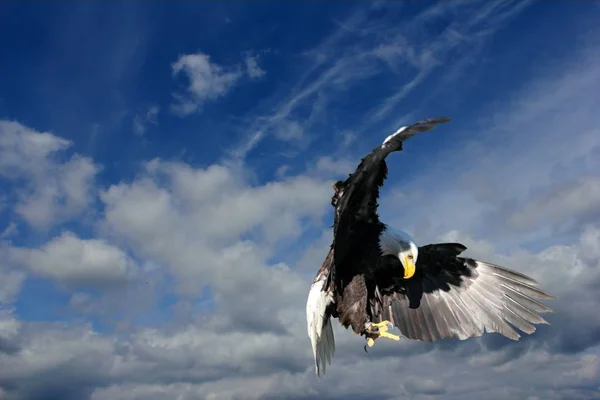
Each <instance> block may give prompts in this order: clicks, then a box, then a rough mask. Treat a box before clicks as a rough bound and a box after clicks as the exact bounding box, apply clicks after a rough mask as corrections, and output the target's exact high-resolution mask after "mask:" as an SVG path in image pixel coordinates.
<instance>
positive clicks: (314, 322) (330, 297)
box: [306, 248, 336, 376]
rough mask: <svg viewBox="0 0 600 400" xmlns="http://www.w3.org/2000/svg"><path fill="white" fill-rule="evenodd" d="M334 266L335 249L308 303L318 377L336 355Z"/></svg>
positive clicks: (308, 325)
mask: <svg viewBox="0 0 600 400" xmlns="http://www.w3.org/2000/svg"><path fill="white" fill-rule="evenodd" d="M332 264H333V248H330V249H329V254H327V257H326V258H325V261H323V265H322V266H321V268H320V269H319V271H318V272H317V275H316V276H315V278H314V280H313V283H312V285H311V287H310V292H309V293H308V300H307V301H306V323H307V328H308V337H309V339H310V343H311V345H312V350H313V356H314V360H315V372H316V373H317V376H320V374H321V373H323V374H325V371H326V369H327V365H328V364H329V365H331V359H332V358H333V354H334V353H335V339H334V336H333V326H332V325H331V317H332V316H336V310H335V300H334V292H333V283H332V282H331V279H330V272H331V267H332Z"/></svg>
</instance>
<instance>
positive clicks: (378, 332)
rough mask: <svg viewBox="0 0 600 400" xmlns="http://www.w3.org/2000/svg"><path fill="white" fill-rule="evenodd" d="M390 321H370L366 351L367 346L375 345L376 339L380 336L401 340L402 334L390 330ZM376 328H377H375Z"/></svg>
mask: <svg viewBox="0 0 600 400" xmlns="http://www.w3.org/2000/svg"><path fill="white" fill-rule="evenodd" d="M389 323H390V322H389V321H381V322H378V323H375V324H374V323H370V324H369V326H368V327H367V328H366V329H365V331H366V335H365V336H367V345H366V346H365V351H367V346H369V347H373V345H374V344H375V339H378V338H380V337H384V338H387V339H391V340H396V341H398V340H400V336H398V335H394V334H391V333H389V332H388V329H389V328H388V324H389ZM373 328H375V329H373Z"/></svg>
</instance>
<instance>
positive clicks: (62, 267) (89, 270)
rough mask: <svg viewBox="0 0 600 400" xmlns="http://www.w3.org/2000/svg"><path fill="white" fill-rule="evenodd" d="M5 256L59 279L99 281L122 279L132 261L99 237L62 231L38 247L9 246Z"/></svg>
mask: <svg viewBox="0 0 600 400" xmlns="http://www.w3.org/2000/svg"><path fill="white" fill-rule="evenodd" d="M8 258H9V259H10V260H11V261H12V262H14V263H17V264H20V265H23V266H24V267H25V268H27V269H28V270H30V271H32V272H33V273H36V274H39V275H42V276H47V277H50V278H52V279H54V280H56V281H58V282H61V283H67V284H68V283H71V284H101V283H105V282H114V281H119V280H123V279H126V278H127V277H128V276H130V275H132V274H133V273H134V272H135V270H136V265H135V262H134V261H133V260H131V259H130V258H129V257H128V256H127V255H126V254H125V253H124V252H123V251H122V250H120V249H119V248H117V247H115V246H112V245H110V244H108V243H106V242H104V241H103V240H100V239H81V238H79V237H77V236H76V235H75V234H73V233H71V232H64V233H62V234H61V235H60V236H58V237H55V238H54V239H52V240H51V241H49V242H48V243H46V244H44V245H42V246H41V247H40V248H39V249H26V248H19V247H12V248H9V249H8Z"/></svg>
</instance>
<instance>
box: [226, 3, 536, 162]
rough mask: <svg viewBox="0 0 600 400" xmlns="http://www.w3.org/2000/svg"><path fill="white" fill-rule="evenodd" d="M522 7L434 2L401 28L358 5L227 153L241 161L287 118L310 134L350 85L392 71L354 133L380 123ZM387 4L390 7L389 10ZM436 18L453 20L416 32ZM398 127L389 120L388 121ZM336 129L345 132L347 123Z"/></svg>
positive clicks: (393, 14)
mask: <svg viewBox="0 0 600 400" xmlns="http://www.w3.org/2000/svg"><path fill="white" fill-rule="evenodd" d="M529 3H530V2H528V1H525V2H518V1H509V2H505V1H493V2H483V3H482V2H461V1H459V2H443V3H435V4H433V5H431V6H430V7H428V8H426V9H425V10H424V11H422V12H421V13H420V14H418V15H417V16H416V17H415V18H414V19H412V20H408V21H403V23H401V24H398V23H397V18H398V14H397V10H390V12H389V13H386V14H382V13H380V12H378V10H380V8H381V7H384V8H385V7H388V5H386V4H376V5H371V6H370V7H365V6H363V5H360V6H357V9H356V10H355V11H354V12H353V13H352V14H351V15H350V16H349V17H348V18H347V19H346V20H345V21H343V22H340V23H338V28H337V29H336V30H335V31H334V32H333V33H331V34H330V36H329V37H327V38H325V39H324V40H323V41H322V42H321V43H320V44H319V45H317V46H316V47H315V48H313V49H310V50H308V51H306V52H305V54H304V59H303V60H301V62H302V63H303V65H305V66H306V67H305V69H306V72H305V73H304V74H303V75H302V76H301V77H300V78H299V80H298V81H297V82H295V83H294V84H293V85H292V87H291V89H289V90H288V91H287V92H289V94H286V95H283V96H281V97H280V98H279V99H278V100H277V101H275V102H274V106H273V111H272V112H270V113H267V114H266V115H262V116H259V117H257V118H255V119H254V120H253V121H250V123H249V124H248V126H245V129H244V131H245V132H246V134H245V135H244V137H243V138H242V141H241V143H240V144H239V145H238V146H237V147H236V148H234V149H233V151H232V155H233V156H234V157H236V158H238V159H243V158H244V157H245V155H246V154H247V153H248V152H249V151H251V150H252V149H253V148H254V147H256V146H257V145H258V144H259V143H260V141H261V140H262V139H263V138H265V137H267V136H269V135H275V136H276V137H277V132H280V131H282V130H285V129H284V128H282V127H281V126H280V125H284V124H287V123H288V122H287V121H289V120H290V119H292V120H302V121H304V122H303V124H302V128H303V129H304V130H311V127H312V125H314V124H315V123H318V122H323V121H324V120H326V116H325V109H326V107H327V106H328V105H329V104H331V103H332V102H335V101H336V99H339V98H340V96H341V97H343V96H344V94H343V93H349V92H350V91H351V90H353V88H356V87H364V88H365V90H371V89H370V88H369V84H368V83H367V82H369V79H370V78H372V77H373V76H375V75H377V74H383V73H387V74H391V75H390V81H391V82H393V84H390V85H388V88H389V89H391V90H392V91H393V93H392V94H391V95H387V97H385V98H384V100H383V101H382V102H381V103H379V102H378V104H376V105H375V106H373V107H372V108H371V109H370V110H364V113H365V114H367V118H366V119H364V120H363V121H362V123H361V125H360V126H359V127H354V128H356V129H358V130H360V131H367V130H370V129H372V127H373V126H378V124H381V123H385V122H386V121H384V118H385V117H387V116H388V115H389V113H390V112H391V110H394V109H397V108H398V107H397V106H398V104H399V103H400V102H401V101H402V100H403V99H405V98H406V96H408V95H409V94H410V93H412V92H413V91H414V90H415V89H416V88H417V87H419V86H420V85H422V84H423V83H424V81H425V80H426V79H427V78H428V77H429V76H430V75H431V74H432V73H433V71H435V70H436V69H437V68H439V67H440V66H442V65H445V61H446V60H447V59H448V58H452V59H453V64H454V65H455V66H454V67H451V69H452V71H453V72H452V73H453V74H454V75H455V76H456V75H458V68H459V66H465V65H467V64H468V62H469V61H471V60H473V58H474V57H476V56H477V55H478V52H479V50H480V48H481V47H482V46H483V44H484V43H485V41H486V40H488V39H489V38H490V37H491V36H492V35H493V34H494V33H495V32H497V31H498V30H500V29H501V28H502V27H503V26H504V25H505V24H506V23H507V22H508V21H509V20H510V19H511V18H512V17H514V16H516V15H518V14H519V13H520V12H521V11H522V10H523V9H524V8H525V7H526V6H527V5H528V4H529ZM389 7H391V8H393V5H389ZM375 15H377V16H375ZM382 15H383V16H382ZM443 18H452V19H453V21H452V22H451V23H449V24H448V25H447V26H446V28H445V29H444V30H443V31H442V32H440V33H439V34H437V35H436V34H432V33H428V32H427V31H423V26H424V25H426V24H428V23H433V22H436V21H437V20H439V19H443ZM383 32H385V33H383ZM446 83H450V82H446ZM361 85H362V86H361ZM394 87H399V90H398V89H396V90H394V89H393V88H394ZM352 93H353V94H352V95H354V93H358V92H352ZM409 107H410V106H409ZM307 109H308V112H307V111H306V110H307ZM397 122H398V119H397V118H395V120H394V121H393V123H394V124H395V123H397ZM388 125H390V126H391V124H390V123H389V122H388V123H387V124H386V127H387V126H388ZM342 128H343V129H349V128H350V126H347V125H346V126H342ZM390 129H391V128H390ZM279 139H280V140H284V141H285V140H287V137H281V136H280V137H279Z"/></svg>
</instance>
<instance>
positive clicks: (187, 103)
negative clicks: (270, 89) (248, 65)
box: [172, 53, 242, 116]
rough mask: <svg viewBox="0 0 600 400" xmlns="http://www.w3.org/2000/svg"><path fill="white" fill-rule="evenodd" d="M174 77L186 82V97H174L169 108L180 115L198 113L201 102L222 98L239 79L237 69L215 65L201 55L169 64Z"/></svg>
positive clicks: (189, 56)
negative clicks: (174, 99)
mask: <svg viewBox="0 0 600 400" xmlns="http://www.w3.org/2000/svg"><path fill="white" fill-rule="evenodd" d="M172 69H173V75H179V74H184V75H185V76H186V78H187V79H188V81H189V85H188V87H187V96H181V95H177V96H176V97H177V98H178V103H176V104H174V105H173V106H172V108H173V110H174V111H175V112H177V113H178V114H179V115H182V116H185V115H188V114H191V113H193V112H196V111H198V110H199V109H200V108H201V107H202V105H203V104H204V102H206V101H207V100H214V99H217V98H219V97H222V96H224V95H225V94H227V92H229V90H231V88H232V87H233V85H234V84H235V83H236V82H237V81H238V80H239V79H240V78H241V77H242V72H241V71H240V70H239V68H238V67H233V68H227V67H223V66H220V65H218V64H215V63H214V62H212V61H211V60H210V57H209V56H208V55H207V54H204V53H195V54H185V55H182V56H180V57H179V58H178V59H177V61H176V62H174V63H173V64H172Z"/></svg>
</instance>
